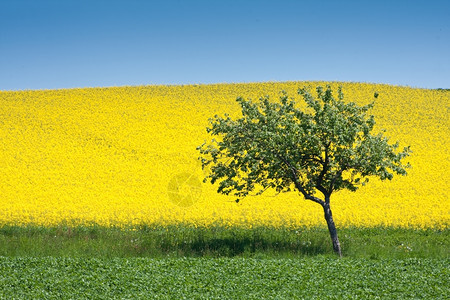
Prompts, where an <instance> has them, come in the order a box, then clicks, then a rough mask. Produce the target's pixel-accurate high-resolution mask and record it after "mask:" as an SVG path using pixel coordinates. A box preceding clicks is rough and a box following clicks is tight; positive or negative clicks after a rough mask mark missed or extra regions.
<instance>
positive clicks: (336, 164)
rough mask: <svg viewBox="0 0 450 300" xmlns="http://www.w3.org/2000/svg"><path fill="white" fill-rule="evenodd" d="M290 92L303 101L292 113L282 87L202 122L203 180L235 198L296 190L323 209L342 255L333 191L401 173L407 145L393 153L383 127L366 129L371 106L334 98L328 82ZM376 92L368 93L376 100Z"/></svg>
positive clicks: (370, 121)
mask: <svg viewBox="0 0 450 300" xmlns="http://www.w3.org/2000/svg"><path fill="white" fill-rule="evenodd" d="M316 90H317V97H316V98H315V97H314V96H312V94H311V93H310V92H309V89H307V88H303V89H299V90H298V94H299V95H300V96H302V98H303V100H304V102H306V109H305V110H303V111H302V110H300V109H299V108H297V105H296V103H295V101H294V99H290V98H289V97H288V95H287V94H286V93H285V92H282V96H281V97H280V101H279V102H271V101H270V99H269V97H265V98H261V99H259V102H253V101H251V100H244V99H243V98H241V97H239V98H237V100H236V101H237V102H238V103H239V105H240V106H241V109H242V118H239V119H237V120H233V119H232V118H231V117H230V116H229V115H228V114H225V116H224V117H219V116H217V115H216V116H215V117H214V118H212V119H210V120H209V121H210V127H208V128H207V129H206V130H207V132H208V133H209V134H211V135H212V136H213V137H217V139H215V138H213V139H212V141H211V143H209V144H207V143H204V144H203V145H201V146H199V147H198V148H197V150H199V152H200V157H199V159H200V160H201V162H202V166H203V167H204V168H205V167H206V166H209V167H210V172H209V174H208V175H207V176H206V178H205V179H204V182H207V181H210V182H211V183H212V184H214V183H216V182H218V190H217V192H219V193H222V194H225V195H234V196H236V197H237V199H236V202H238V201H239V200H240V199H242V198H244V197H245V196H247V195H249V194H250V193H254V194H256V195H259V194H261V193H263V192H264V191H265V190H267V189H274V190H276V191H277V192H279V193H281V192H289V191H293V190H296V191H297V192H299V193H300V194H301V195H303V197H304V198H305V199H307V200H310V201H313V202H315V203H318V204H320V205H321V206H322V207H323V210H324V216H325V220H326V222H327V226H328V230H329V233H330V237H331V240H332V243H333V249H334V251H335V252H336V253H337V254H338V255H339V256H342V253H341V246H340V243H339V239H338V234H337V230H336V226H335V223H334V221H333V216H332V212H331V206H330V197H331V195H332V193H333V192H336V191H339V190H343V189H347V190H350V191H356V190H357V189H358V188H359V187H360V186H363V185H365V184H366V183H367V182H368V180H369V177H370V176H376V177H379V178H380V179H381V180H385V179H389V180H391V179H392V177H393V175H394V174H400V175H406V168H407V167H409V163H407V164H405V163H404V162H402V161H403V159H404V158H405V157H407V156H408V155H409V154H410V152H411V151H410V149H409V147H405V148H404V149H403V151H397V148H398V146H399V144H398V142H397V143H395V144H389V142H388V139H387V138H386V137H385V136H383V132H381V133H378V134H372V131H373V129H374V125H375V120H374V116H373V115H369V114H368V111H369V110H370V109H371V108H372V107H373V105H374V103H373V102H372V103H371V104H368V105H365V106H361V107H360V106H358V105H356V104H355V103H353V102H349V103H345V102H344V101H343V99H344V94H343V92H342V89H341V88H339V89H338V95H337V99H336V98H335V97H334V96H333V91H332V89H331V87H330V86H327V88H326V89H325V90H324V89H323V88H322V87H320V86H319V87H317V89H316ZM377 96H378V94H377V93H376V94H375V95H374V97H377Z"/></svg>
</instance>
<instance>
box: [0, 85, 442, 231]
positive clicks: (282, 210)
mask: <svg viewBox="0 0 450 300" xmlns="http://www.w3.org/2000/svg"><path fill="white" fill-rule="evenodd" d="M326 84H327V83H326V82H282V83H271V82H268V83H248V84H247V83H246V84H244V83H242V84H214V85H187V86H139V87H114V88H86V89H67V90H64V89H62V90H42V91H19V92H5V91H3V92H0V147H1V148H0V195H1V197H0V205H1V207H2V209H1V210H0V224H42V225H54V224H59V223H61V222H67V223H75V224H90V223H97V224H100V225H107V226H109V225H127V224H132V225H137V224H155V223H157V224H173V223H179V222H183V223H191V224H198V225H209V224H212V223H215V222H219V223H223V224H232V225H245V226H251V225H252V224H253V225H255V224H258V225H261V224H262V225H273V226H282V225H284V226H289V227H290V226H300V225H306V226H312V225H319V224H322V223H323V222H324V221H323V216H322V211H321V208H320V207H319V206H318V205H315V204H313V203H311V202H308V201H304V200H303V199H302V197H300V196H299V195H298V194H296V193H290V194H283V195H278V196H276V197H275V196H274V194H273V193H271V192H270V191H269V192H268V193H267V194H266V195H263V196H259V197H248V198H246V199H245V200H244V201H242V202H241V203H239V204H236V203H235V202H234V201H233V199H231V198H227V197H225V196H222V195H218V194H216V192H215V187H213V186H211V185H210V184H203V183H201V179H202V176H203V173H202V170H201V168H200V165H199V163H198V162H197V160H196V157H197V154H198V153H197V152H196V150H195V148H196V146H198V145H200V144H202V143H203V142H204V141H205V139H208V138H209V137H208V136H207V134H206V131H205V127H206V126H207V125H208V118H210V117H212V116H214V115H215V114H219V115H222V114H224V113H227V112H228V113H230V114H231V115H237V114H238V113H239V111H238V110H239V107H238V105H237V103H236V102H235V99H236V97H238V96H242V97H244V98H253V99H257V98H259V97H261V96H264V95H266V94H267V95H270V96H271V98H272V99H276V98H278V95H279V92H280V91H281V90H286V91H287V92H288V94H289V95H290V96H292V97H296V98H297V99H298V100H300V98H299V96H298V95H297V94H296V91H297V89H298V88H299V87H303V86H307V85H310V86H312V87H315V86H317V85H326ZM328 84H331V85H332V86H333V88H337V86H339V85H342V86H343V92H344V95H345V99H344V100H346V101H354V102H357V103H358V104H367V103H369V102H371V101H373V95H374V92H377V93H379V97H378V98H377V99H376V102H375V107H374V109H373V111H372V113H373V114H374V115H375V120H376V122H377V130H381V129H386V135H387V136H389V137H390V138H391V141H393V142H394V141H397V140H398V141H400V146H406V145H410V146H411V149H412V151H413V154H412V156H411V158H410V159H409V161H410V163H411V165H412V169H410V170H409V174H408V176H406V177H397V178H394V180H393V181H391V182H380V181H378V180H371V182H369V184H368V185H367V186H366V187H364V188H361V189H360V190H358V191H357V192H356V193H350V192H339V193H337V194H336V195H334V197H333V198H332V205H333V214H334V216H335V221H336V223H337V225H338V226H354V225H355V226H378V225H388V226H401V227H419V228H429V227H437V228H444V227H448V225H449V221H450V203H449V202H448V196H447V191H448V190H449V184H448V181H449V176H448V174H447V173H448V170H449V150H450V149H449V144H448V141H449V140H450V139H449V137H450V134H449V132H450V131H449V125H450V124H449V118H448V111H449V104H450V92H449V91H444V90H425V89H415V88H409V87H398V86H390V85H380V84H366V83H335V82H333V83H328Z"/></svg>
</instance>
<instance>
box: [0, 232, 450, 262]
mask: <svg viewBox="0 0 450 300" xmlns="http://www.w3.org/2000/svg"><path fill="white" fill-rule="evenodd" d="M449 232H450V231H449V230H448V229H444V230H433V229H429V230H415V229H400V228H397V229H396V228H381V227H380V228H342V229H339V238H340V241H341V245H342V249H343V254H344V256H348V257H364V258H374V259H377V258H406V257H428V258H448V257H450V253H449V251H448V249H450V239H449ZM317 255H333V250H332V247H331V241H330V238H329V234H328V230H327V229H326V228H324V227H317V228H306V227H304V228H297V229H288V228H271V227H256V228H242V227H225V226H210V227H193V226H189V225H176V226H165V227H163V226H142V227H133V228H117V227H101V226H97V225H93V226H74V227H72V226H67V225H61V226H57V227H39V226H25V227H21V226H1V227H0V256H33V257H42V256H71V257H155V258H158V257H160V258H162V257H235V256H240V257H273V258H282V257H289V258H290V257H301V256H317Z"/></svg>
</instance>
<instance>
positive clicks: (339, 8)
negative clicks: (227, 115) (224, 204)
mask: <svg viewBox="0 0 450 300" xmlns="http://www.w3.org/2000/svg"><path fill="white" fill-rule="evenodd" d="M287 80H336V81H358V82H373V83H389V84H394V85H407V86H412V87H423V88H450V0H442V1H434V0H424V1H420V0H417V1H415V0H410V1H406V0H405V1H401V0H398V1H397V0H387V1H385V0H373V1H364V0H360V1H345V0H342V1H339V0H336V1H301V0H299V1H284V0H278V1H277V0H274V1H256V0H254V1H250V0H249V1H246V0H229V1H214V0H209V1H206V0H205V1H199V0H192V1H188V0H185V1H182V0H178V1H176V0H168V1H163V0H160V1H152V0H149V1H144V0H142V1H139V0H123V1H114V0H110V1H106V0H102V1H96V0H90V1H87V0H76V1H69V0H28V1H27V0H0V90H24V89H54V88H72V87H97V86H122V85H141V84H190V83H222V82H256V81H287Z"/></svg>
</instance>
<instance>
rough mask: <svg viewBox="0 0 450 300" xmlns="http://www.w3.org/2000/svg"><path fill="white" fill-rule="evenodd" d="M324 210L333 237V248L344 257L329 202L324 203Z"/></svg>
mask: <svg viewBox="0 0 450 300" xmlns="http://www.w3.org/2000/svg"><path fill="white" fill-rule="evenodd" d="M323 210H324V212H325V220H326V221H327V225H328V231H329V232H330V237H331V242H332V243H333V250H334V252H335V253H336V254H337V255H339V257H342V252H341V244H340V243H339V239H338V235H337V230H336V225H334V221H333V215H332V213H331V208H330V203H329V202H325V203H324V204H323Z"/></svg>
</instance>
